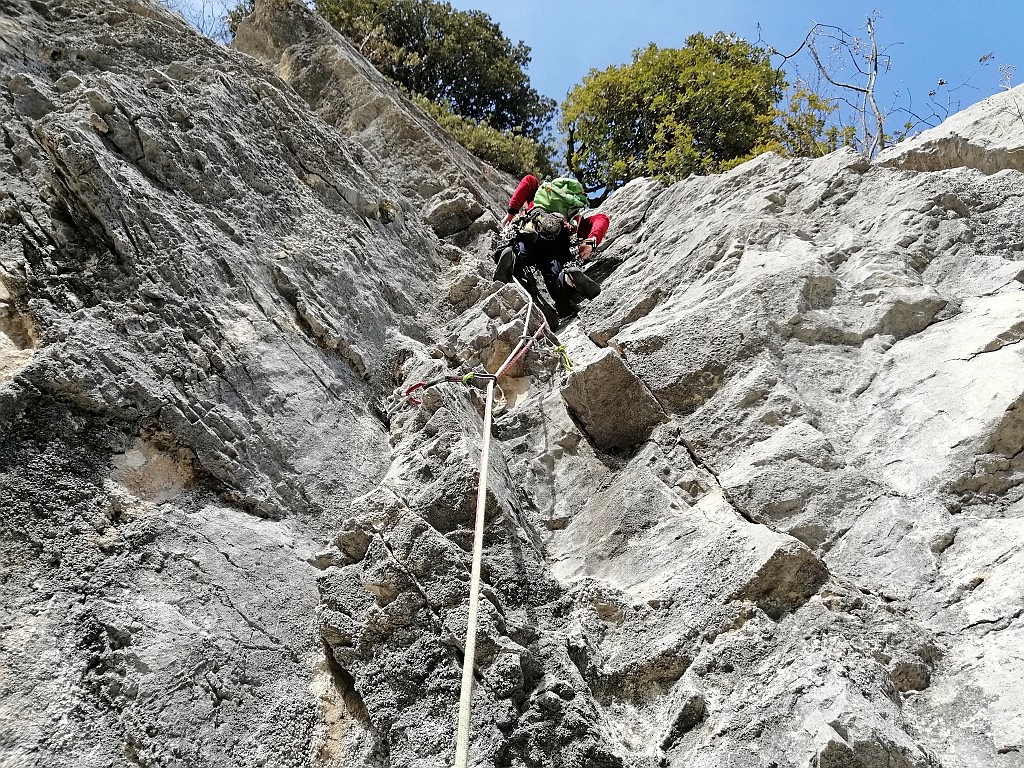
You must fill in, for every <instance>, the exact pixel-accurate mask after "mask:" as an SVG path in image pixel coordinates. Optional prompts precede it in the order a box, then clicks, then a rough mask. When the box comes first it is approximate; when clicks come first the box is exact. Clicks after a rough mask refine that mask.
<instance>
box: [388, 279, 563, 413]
mask: <svg viewBox="0 0 1024 768" xmlns="http://www.w3.org/2000/svg"><path fill="white" fill-rule="evenodd" d="M517 285H518V283H517ZM519 287H520V288H522V286H521V285H520V286H519ZM522 290H524V291H525V292H526V293H527V294H529V291H526V289H525V288H522ZM533 307H534V304H533V297H532V296H530V301H529V303H528V304H527V307H526V319H525V321H524V323H523V325H524V331H525V329H526V328H528V327H529V324H530V317H531V315H532V314H533ZM541 336H544V337H545V338H546V339H547V340H548V341H550V342H551V343H552V344H553V345H555V346H554V351H555V353H556V354H557V355H558V357H559V359H560V360H561V361H562V365H563V366H564V367H565V369H566V370H567V371H571V370H572V369H573V365H572V360H570V359H569V355H568V353H567V352H566V345H565V344H563V343H562V342H561V340H559V338H558V337H557V336H555V334H554V333H552V332H551V331H550V329H549V328H548V321H547V319H546V318H544V319H542V320H541V323H540V326H539V327H538V328H537V330H536V331H534V332H533V333H532V334H529V335H527V334H526V333H524V334H523V335H522V336H520V337H519V342H518V343H517V344H516V346H515V348H514V349H513V350H512V352H511V353H509V356H508V357H507V358H506V359H505V362H503V363H502V364H501V366H500V367H499V368H498V370H497V371H495V372H494V373H486V372H483V371H470V372H469V373H466V374H463V375H461V376H441V377H439V378H436V379H431V380H430V381H418V382H416V383H415V384H413V385H412V386H410V387H408V388H406V389H405V390H403V389H402V388H401V387H399V388H398V389H396V390H395V391H394V393H393V394H392V396H391V398H389V400H391V401H392V402H393V404H392V405H391V407H389V408H387V409H386V411H387V415H388V417H391V416H393V415H394V414H395V413H396V412H397V411H398V410H399V409H400V408H402V407H403V406H405V405H409V404H411V405H422V404H423V401H422V400H421V399H420V398H418V397H416V395H415V394H413V393H415V392H421V393H422V392H425V391H426V390H428V389H431V388H433V387H436V386H439V385H441V384H466V385H469V384H470V383H472V382H475V381H494V382H497V380H498V379H499V378H501V376H503V375H504V374H505V373H506V372H507V371H508V370H509V369H510V368H511V367H512V366H513V365H515V364H516V363H517V362H519V360H521V359H522V357H523V356H524V355H525V354H526V353H527V352H528V351H529V350H530V348H531V347H532V346H533V345H534V344H535V343H536V342H537V341H539V340H540V338H541Z"/></svg>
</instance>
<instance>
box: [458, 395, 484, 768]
mask: <svg viewBox="0 0 1024 768" xmlns="http://www.w3.org/2000/svg"><path fill="white" fill-rule="evenodd" d="M493 395H494V379H491V380H490V381H488V382H487V395H486V398H487V400H486V404H485V405H484V439H483V446H482V447H481V449H480V484H479V485H478V486H477V491H476V494H477V495H476V532H475V534H474V536H473V569H472V571H471V572H470V579H469V621H468V623H467V626H466V653H465V659H464V660H463V662H462V694H461V696H460V697H459V730H458V737H457V738H456V740H455V768H466V766H467V765H468V762H469V715H470V705H471V704H472V700H473V666H474V656H475V655H476V620H477V613H478V611H479V608H480V563H481V560H482V558H483V550H484V508H485V507H486V506H487V464H488V460H489V454H490V448H491V399H492V396H493Z"/></svg>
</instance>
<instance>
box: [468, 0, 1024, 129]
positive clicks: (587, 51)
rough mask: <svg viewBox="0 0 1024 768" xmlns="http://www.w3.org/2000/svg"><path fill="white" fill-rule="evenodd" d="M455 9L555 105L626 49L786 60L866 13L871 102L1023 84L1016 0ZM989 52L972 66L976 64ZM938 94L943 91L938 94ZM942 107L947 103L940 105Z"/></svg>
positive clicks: (539, 4)
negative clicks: (526, 55)
mask: <svg viewBox="0 0 1024 768" xmlns="http://www.w3.org/2000/svg"><path fill="white" fill-rule="evenodd" d="M449 2H451V4H452V5H453V6H455V7H456V8H461V9H464V10H467V9H478V10H481V11H484V12H485V13H487V14H489V15H490V16H491V18H492V19H493V20H494V21H496V22H497V23H498V24H499V25H500V26H501V29H502V31H503V32H504V33H505V35H506V37H509V38H510V39H512V40H513V41H518V40H523V41H524V42H525V43H526V44H527V45H529V46H530V48H531V49H532V52H533V53H532V55H533V61H532V63H531V65H530V78H531V81H532V83H533V86H534V87H535V88H536V89H537V90H538V91H540V92H541V93H543V94H544V95H545V96H550V97H551V98H554V99H555V100H556V101H561V100H562V99H563V98H564V96H565V94H566V93H567V91H568V90H569V89H570V88H571V87H572V86H573V85H575V84H576V83H578V82H580V81H581V80H582V79H583V77H584V76H585V75H586V74H587V72H588V71H589V70H590V69H591V68H596V69H604V68H606V67H608V66H611V65H613V64H625V63H627V62H629V61H630V60H631V55H632V52H633V50H634V49H636V48H642V47H644V46H646V45H647V44H648V43H651V42H653V43H656V44H657V45H659V46H662V47H679V46H682V45H683V44H684V42H685V40H686V37H687V36H688V35H690V34H692V33H694V32H704V33H706V34H712V33H714V32H717V31H719V30H723V31H726V32H735V33H737V34H739V35H740V36H741V37H744V38H746V39H747V40H750V41H754V40H756V39H757V37H758V26H757V25H758V23H760V25H761V32H760V34H761V37H762V38H763V39H764V40H765V41H766V42H768V43H770V44H771V45H773V46H774V47H775V48H777V49H779V50H784V51H786V52H787V53H788V52H791V51H792V50H793V49H795V48H796V47H797V46H798V45H799V44H800V41H801V40H803V38H804V36H805V34H806V33H807V31H808V29H810V27H811V26H812V25H813V24H814V22H815V21H817V22H821V23H824V24H834V25H837V26H843V27H845V28H846V29H847V30H848V31H849V32H851V33H853V34H863V26H864V22H865V19H866V17H867V15H868V14H869V13H871V12H872V11H873V10H878V11H879V12H880V13H881V17H880V18H879V20H878V22H877V33H878V35H877V36H878V39H879V43H880V44H883V45H884V44H895V43H898V45H893V46H892V47H891V49H890V51H889V53H890V55H891V56H892V62H893V65H892V69H891V71H890V72H889V73H888V74H887V75H885V77H884V78H883V79H881V80H880V84H879V88H878V94H879V100H880V101H883V100H886V101H891V100H892V98H893V94H894V93H895V92H897V91H899V92H900V93H901V94H902V96H901V98H902V101H903V104H904V105H906V103H907V97H906V91H907V89H909V91H910V94H911V96H912V99H913V106H914V108H915V110H918V111H920V110H921V109H924V108H925V106H926V105H925V102H926V100H927V95H928V91H929V90H931V89H932V88H935V87H936V85H937V83H938V80H939V79H940V78H942V79H944V80H947V81H948V82H949V86H947V88H948V87H951V86H955V85H958V84H959V83H961V82H962V81H963V80H964V79H965V78H968V77H970V85H971V86H973V87H964V88H961V89H960V90H958V91H957V92H956V93H955V94H953V97H954V99H957V100H960V101H962V106H963V107H966V106H968V105H969V104H972V103H974V102H975V101H979V100H981V99H983V98H985V97H986V96H989V95H991V94H993V93H995V92H996V91H997V90H999V86H1000V82H1001V81H1002V76H1001V74H1000V72H999V69H998V68H999V66H1000V65H1011V66H1016V67H1017V68H1018V69H1017V71H1016V73H1015V76H1014V78H1013V80H1012V83H1013V84H1015V85H1016V84H1020V83H1021V82H1024V42H1022V41H1024V0H990V1H989V2H986V0H979V1H978V2H971V3H968V2H964V1H963V0H932V2H925V1H924V0H900V2H893V1H892V0H889V2H882V1H881V0H875V3H874V4H870V3H869V4H866V5H860V4H858V3H857V2H844V3H836V2H823V1H822V0H818V2H807V1H804V0H788V1H787V2H781V1H780V0H760V2H753V1H752V0H719V1H718V2H715V0H706V1H705V2H702V3H695V2H691V1H689V0H686V1H682V2H671V1H670V0H640V1H639V2H624V1H623V0H617V1H616V2H612V1H611V0H588V1H587V2H581V1H579V0H575V1H573V0H562V1H561V2H558V0H504V2H499V1H497V0H449ZM988 53H992V54H994V57H993V58H992V59H991V61H990V62H989V64H988V65H987V66H984V67H981V68H980V69H979V64H978V60H979V59H980V58H981V57H982V56H984V55H986V54H988ZM939 95H940V97H941V95H942V94H941V89H940V94H939ZM943 103H945V100H943Z"/></svg>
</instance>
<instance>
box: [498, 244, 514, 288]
mask: <svg viewBox="0 0 1024 768" xmlns="http://www.w3.org/2000/svg"><path fill="white" fill-rule="evenodd" d="M515 267H516V254H515V252H514V251H513V250H512V249H511V248H506V249H505V250H503V251H502V252H501V255H500V256H498V266H497V267H495V268H494V279H495V280H497V281H498V282H501V283H511V282H512V270H514V269H515Z"/></svg>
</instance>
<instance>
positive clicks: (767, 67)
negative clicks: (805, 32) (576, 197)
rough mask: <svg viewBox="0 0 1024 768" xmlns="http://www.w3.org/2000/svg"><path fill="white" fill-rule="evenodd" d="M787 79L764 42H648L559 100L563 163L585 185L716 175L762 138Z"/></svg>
mask: <svg viewBox="0 0 1024 768" xmlns="http://www.w3.org/2000/svg"><path fill="white" fill-rule="evenodd" d="M785 85H786V83H785V80H784V78H783V75H782V73H781V72H778V71H776V70H774V69H773V68H772V66H771V63H770V62H769V59H768V54H767V52H766V51H765V50H763V49H761V48H758V47H755V46H753V45H751V44H750V43H747V42H746V41H745V40H742V39H740V38H738V37H736V36H735V35H727V34H725V33H723V32H719V33H717V34H715V35H714V36H713V37H707V36H706V35H703V34H700V33H698V34H695V35H691V36H690V37H688V38H687V39H686V46H685V47H683V48H658V47H657V46H655V45H653V44H652V45H650V46H648V47H647V48H645V49H642V50H638V51H636V52H634V54H633V62H632V63H631V64H627V65H623V66H619V67H609V68H608V69H606V70H604V71H601V72H599V71H596V70H591V72H590V74H589V75H587V77H586V78H585V79H584V80H583V83H582V84H580V85H578V86H576V87H575V88H574V89H573V90H572V91H571V92H570V93H569V95H568V97H567V98H566V100H565V102H564V103H563V104H562V118H561V122H560V127H561V129H562V130H563V131H564V132H565V134H566V136H567V139H568V150H567V153H566V165H567V166H568V167H569V169H570V171H571V172H573V173H574V174H575V175H576V176H577V177H578V178H580V179H581V180H583V182H584V184H585V185H586V186H587V188H588V189H590V190H598V189H603V190H604V193H605V194H607V193H608V192H610V191H612V190H614V189H615V188H617V187H619V186H621V185H622V184H624V183H625V182H627V181H629V180H630V179H633V178H636V177H639V176H654V177H657V178H661V179H664V180H667V181H672V180H676V179H680V178H683V177H685V176H688V175H690V174H692V173H697V174H704V173H716V172H718V171H721V170H723V169H725V168H727V167H729V166H730V165H731V164H734V163H735V161H737V160H738V159H742V158H747V157H752V156H753V153H754V152H755V150H756V149H757V147H758V146H759V145H764V144H765V143H766V141H767V140H768V138H769V135H770V131H771V126H772V122H773V119H774V118H775V116H776V114H777V113H776V112H775V111H774V107H773V105H774V104H775V103H776V102H777V101H778V100H779V99H780V98H781V97H782V94H783V89H784V88H785Z"/></svg>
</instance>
